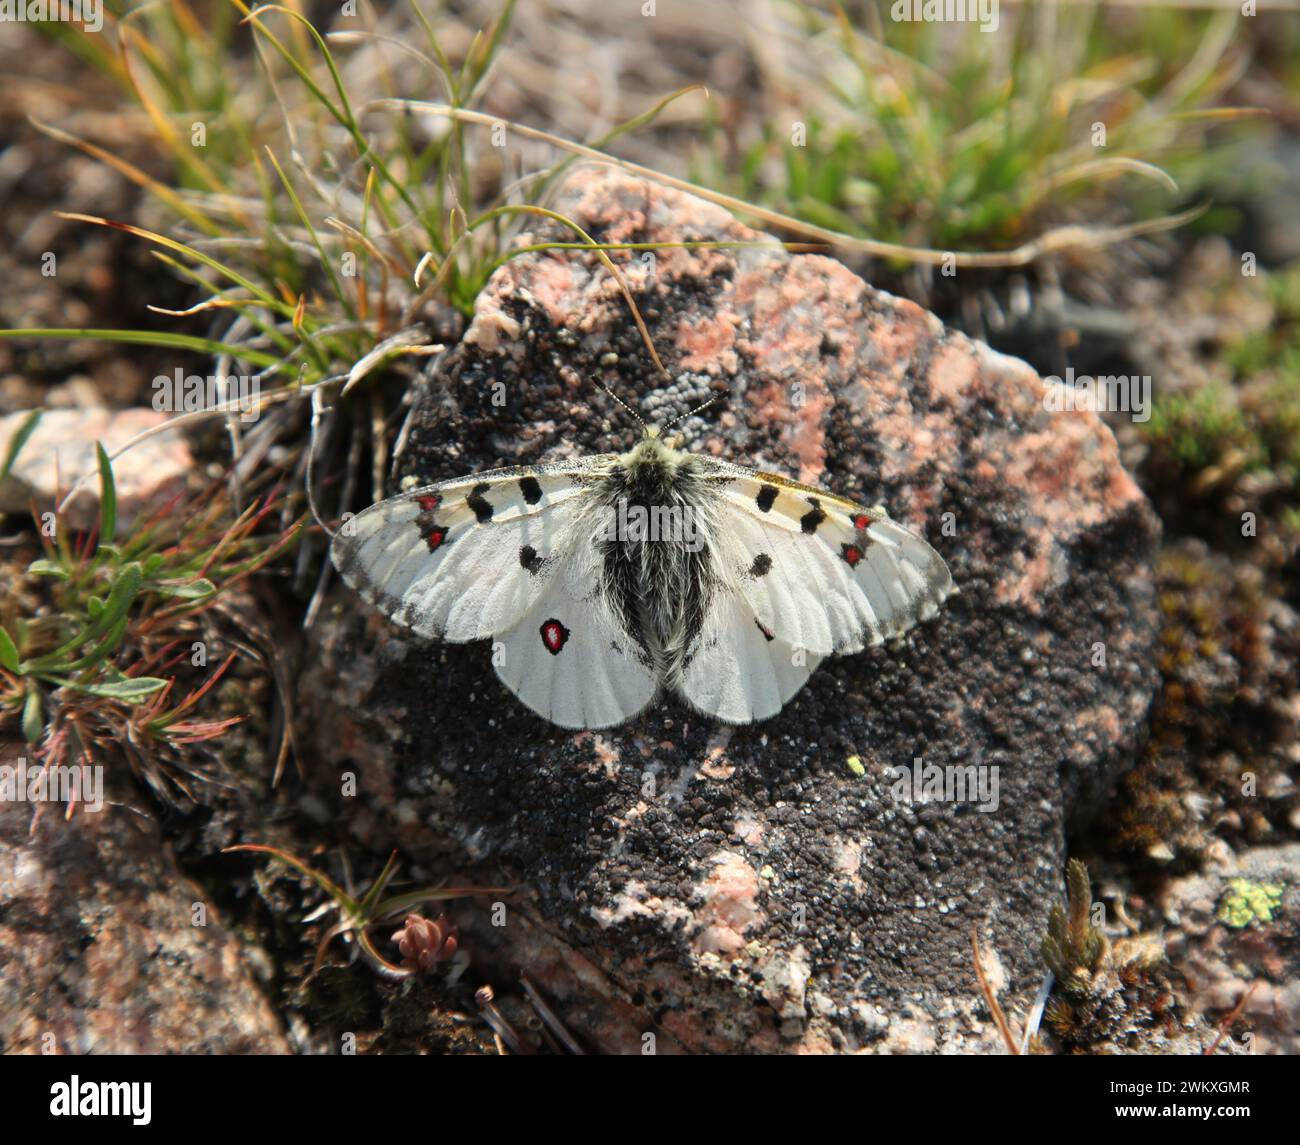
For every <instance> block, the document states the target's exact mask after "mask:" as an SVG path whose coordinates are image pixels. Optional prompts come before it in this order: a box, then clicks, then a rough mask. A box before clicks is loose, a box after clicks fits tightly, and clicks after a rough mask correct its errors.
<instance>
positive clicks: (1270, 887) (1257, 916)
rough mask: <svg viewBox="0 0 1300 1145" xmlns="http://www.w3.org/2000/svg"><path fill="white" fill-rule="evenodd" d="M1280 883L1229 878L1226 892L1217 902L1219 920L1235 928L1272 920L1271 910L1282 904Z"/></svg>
mask: <svg viewBox="0 0 1300 1145" xmlns="http://www.w3.org/2000/svg"><path fill="white" fill-rule="evenodd" d="M1283 889H1284V888H1283V886H1282V884H1281V883H1257V882H1252V881H1251V880H1250V879H1231V880H1229V882H1228V893H1227V894H1225V895H1224V896H1223V901H1222V902H1220V903H1219V912H1218V917H1219V921H1220V922H1222V923H1226V924H1227V925H1228V926H1231V927H1233V928H1235V929H1238V930H1240V929H1241V928H1242V927H1246V926H1249V925H1250V924H1251V923H1252V922H1257V923H1259V924H1261V925H1263V924H1264V923H1268V922H1272V921H1273V912H1274V911H1275V910H1277V908H1278V907H1279V906H1281V905H1282V891H1283Z"/></svg>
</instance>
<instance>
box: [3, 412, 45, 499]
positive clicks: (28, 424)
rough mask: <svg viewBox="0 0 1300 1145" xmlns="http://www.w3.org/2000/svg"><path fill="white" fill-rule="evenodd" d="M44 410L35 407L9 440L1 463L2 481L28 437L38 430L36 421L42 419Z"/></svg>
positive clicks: (7, 474)
mask: <svg viewBox="0 0 1300 1145" xmlns="http://www.w3.org/2000/svg"><path fill="white" fill-rule="evenodd" d="M44 412H45V411H44V410H39V409H34V410H32V412H31V413H29V414H28V415H27V417H26V418H24V419H23V424H22V425H20V426H19V427H18V432H17V433H15V434H14V436H13V438H12V439H11V440H10V442H9V448H8V449H7V450H6V451H5V459H4V461H3V463H0V481H3V480H4V479H5V478H6V477H8V476H9V470H11V469H12V468H13V466H14V462H15V461H17V460H18V453H19V451H20V450H21V449H22V447H23V446H24V445H26V444H27V439H28V438H29V437H31V436H32V434H33V433H34V432H35V431H36V423H37V422H38V421H40V420H41V414H43V413H44Z"/></svg>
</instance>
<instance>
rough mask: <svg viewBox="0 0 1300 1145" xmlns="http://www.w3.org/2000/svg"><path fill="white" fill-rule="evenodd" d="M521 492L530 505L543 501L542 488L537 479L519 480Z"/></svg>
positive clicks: (526, 478)
mask: <svg viewBox="0 0 1300 1145" xmlns="http://www.w3.org/2000/svg"><path fill="white" fill-rule="evenodd" d="M519 492H520V493H521V494H522V495H523V498H524V500H525V501H527V502H528V504H530V505H536V504H537V502H538V501H540V500H541V499H542V486H541V483H540V482H539V481H538V480H537V478H536V477H521V478H519Z"/></svg>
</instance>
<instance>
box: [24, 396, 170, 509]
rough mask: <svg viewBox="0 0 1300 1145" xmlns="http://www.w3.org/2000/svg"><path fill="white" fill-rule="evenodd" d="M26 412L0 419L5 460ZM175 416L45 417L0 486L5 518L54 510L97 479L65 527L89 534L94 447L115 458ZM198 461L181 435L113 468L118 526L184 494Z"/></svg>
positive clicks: (75, 413) (156, 440) (94, 501)
mask: <svg viewBox="0 0 1300 1145" xmlns="http://www.w3.org/2000/svg"><path fill="white" fill-rule="evenodd" d="M27 416H28V413H27V412H21V413H13V414H10V415H9V416H8V417H4V418H0V458H3V457H5V456H6V455H7V454H8V451H9V447H10V444H11V443H12V441H13V439H14V436H15V435H16V434H17V433H18V431H19V429H20V428H21V427H22V425H23V422H24V421H26V419H27ZM170 416H171V415H169V414H166V413H159V412H155V411H154V410H148V409H124V410H107V409H76V410H61V409H58V410H46V411H45V412H44V413H43V414H42V415H41V420H40V421H39V422H38V423H37V425H36V429H35V431H34V432H33V433H32V435H31V437H29V438H28V439H27V442H26V444H25V445H24V446H23V448H22V450H21V452H20V453H19V454H18V457H17V460H16V461H15V462H14V465H13V468H12V469H11V470H10V472H9V476H8V478H7V479H6V480H5V481H4V482H3V483H0V512H3V513H26V512H27V511H28V509H29V507H30V506H31V504H32V502H35V504H36V508H37V511H38V512H45V511H47V510H51V509H53V508H54V507H55V505H57V504H58V502H59V500H60V499H61V498H62V497H63V496H64V494H66V493H67V492H68V490H69V489H71V488H72V486H73V485H74V484H75V483H76V481H77V479H78V478H80V477H81V476H83V475H84V474H87V473H89V474H92V477H91V479H90V480H89V481H88V482H87V483H86V484H85V485H84V486H83V487H82V488H81V489H80V490H79V491H78V492H77V495H76V496H75V497H73V499H72V500H71V501H70V502H68V508H67V510H66V517H65V520H66V521H67V522H68V523H70V524H71V525H72V527H73V528H75V529H89V528H91V527H93V525H94V524H95V522H96V520H97V517H98V513H99V478H98V476H97V471H98V461H97V458H96V454H95V442H97V441H98V442H101V443H102V444H103V446H104V448H105V449H106V450H108V452H109V453H110V454H111V453H112V452H113V451H114V450H115V449H118V448H120V447H121V446H123V445H125V444H126V443H127V442H128V441H130V440H131V438H133V437H135V435H136V434H138V433H141V432H143V431H144V430H147V429H152V428H153V427H154V426H156V425H161V424H162V423H163V422H165V421H167V420H168V419H169V417H170ZM192 464H193V461H192V459H191V457H190V450H189V446H187V445H186V444H185V439H184V437H182V436H181V434H179V433H166V434H159V435H158V436H157V437H151V438H149V439H147V440H145V441H142V442H141V443H140V444H139V445H137V446H134V447H133V448H131V449H130V450H128V451H127V452H126V453H124V454H123V455H122V456H121V457H119V458H117V459H116V460H115V461H114V462H113V481H114V484H115V486H116V488H117V515H118V523H119V526H120V527H125V526H129V525H130V523H131V521H132V520H133V519H134V518H135V517H136V516H138V514H139V513H140V511H141V510H142V509H144V508H145V507H147V506H149V505H154V504H157V503H158V502H159V501H162V500H165V499H166V498H167V497H170V496H172V495H173V494H175V493H176V492H178V491H180V490H181V489H183V488H184V487H185V478H186V475H187V474H188V473H189V471H190V468H191V466H192Z"/></svg>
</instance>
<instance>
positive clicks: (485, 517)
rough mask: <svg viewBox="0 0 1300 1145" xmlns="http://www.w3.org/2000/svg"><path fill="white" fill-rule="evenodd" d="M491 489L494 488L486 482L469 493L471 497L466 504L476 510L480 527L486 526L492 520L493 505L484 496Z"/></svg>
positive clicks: (475, 513)
mask: <svg viewBox="0 0 1300 1145" xmlns="http://www.w3.org/2000/svg"><path fill="white" fill-rule="evenodd" d="M491 488H492V486H491V485H489V484H488V483H487V482H486V481H483V482H480V483H479V484H478V485H475V486H474V488H473V489H471V490H470V491H469V496H468V497H466V498H465V504H466V505H468V506H469V507H470V508H471V509H473V510H474V516H475V517H477V518H478V523H479V524H480V525H485V524H487V522H488V521H490V520H492V505H491V503H490V502H489V501H488V499H487V498H486V497H484V496H483V494H484V493H486V492H487V491H488V490H489V489H491Z"/></svg>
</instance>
